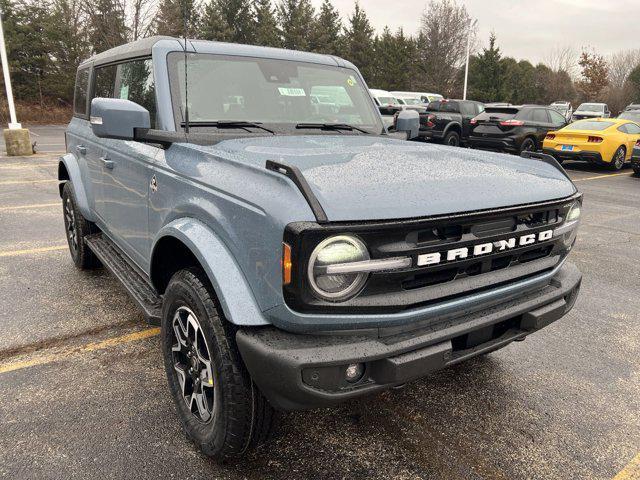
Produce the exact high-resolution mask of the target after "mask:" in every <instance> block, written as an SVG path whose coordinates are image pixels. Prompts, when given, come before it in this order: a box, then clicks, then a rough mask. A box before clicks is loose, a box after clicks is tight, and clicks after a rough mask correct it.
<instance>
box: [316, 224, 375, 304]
mask: <svg viewBox="0 0 640 480" xmlns="http://www.w3.org/2000/svg"><path fill="white" fill-rule="evenodd" d="M366 260H369V252H368V251H367V247H365V245H364V243H362V242H361V241H360V240H359V239H358V238H356V237H352V236H351V235H337V236H335V237H329V238H327V239H325V240H323V241H322V242H320V243H319V244H318V246H317V247H316V248H315V249H314V250H313V252H312V253H311V257H310V258H309V269H308V274H309V283H310V285H311V289H312V290H313V293H314V294H315V295H316V296H317V297H318V298H321V299H323V300H329V301H332V302H341V301H344V300H347V299H348V298H350V297H352V296H354V295H356V294H357V293H358V292H359V291H360V289H361V288H362V287H363V286H364V284H365V282H366V281H367V276H368V274H367V273H345V274H329V272H328V271H327V267H329V266H330V265H336V264H342V263H351V262H362V261H366Z"/></svg>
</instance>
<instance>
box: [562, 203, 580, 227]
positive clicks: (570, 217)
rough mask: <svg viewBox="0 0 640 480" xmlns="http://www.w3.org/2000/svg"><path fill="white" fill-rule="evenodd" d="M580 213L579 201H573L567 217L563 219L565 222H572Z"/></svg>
mask: <svg viewBox="0 0 640 480" xmlns="http://www.w3.org/2000/svg"><path fill="white" fill-rule="evenodd" d="M581 213H582V212H581V210H580V202H576V203H574V204H573V205H571V208H570V209H569V211H568V212H567V219H566V220H565V222H573V221H575V220H578V219H579V218H580V214H581Z"/></svg>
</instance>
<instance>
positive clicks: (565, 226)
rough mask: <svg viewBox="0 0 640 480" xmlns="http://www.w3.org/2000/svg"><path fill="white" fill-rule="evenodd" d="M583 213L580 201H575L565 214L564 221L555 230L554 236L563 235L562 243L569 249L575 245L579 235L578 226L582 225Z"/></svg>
mask: <svg viewBox="0 0 640 480" xmlns="http://www.w3.org/2000/svg"><path fill="white" fill-rule="evenodd" d="M581 214H582V205H581V203H580V202H579V201H577V202H575V203H574V204H573V205H571V207H570V208H569V210H568V211H567V215H566V216H565V219H564V222H563V223H562V225H560V226H559V227H558V228H556V229H555V230H554V232H553V236H554V237H561V240H562V243H563V244H564V246H565V247H567V249H570V248H571V247H572V246H573V243H574V242H575V240H576V236H577V235H578V226H579V225H580V215H581Z"/></svg>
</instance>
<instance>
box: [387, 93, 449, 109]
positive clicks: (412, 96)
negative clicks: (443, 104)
mask: <svg viewBox="0 0 640 480" xmlns="http://www.w3.org/2000/svg"><path fill="white" fill-rule="evenodd" d="M391 95H393V96H394V97H396V98H397V99H398V100H401V101H407V100H408V102H407V104H409V103H411V104H414V105H415V102H416V101H419V104H420V105H425V106H426V105H428V104H429V103H431V102H435V101H437V100H442V99H443V98H444V97H443V96H442V95H440V94H439V93H427V92H398V91H393V92H391Z"/></svg>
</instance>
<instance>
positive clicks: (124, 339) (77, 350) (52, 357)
mask: <svg viewBox="0 0 640 480" xmlns="http://www.w3.org/2000/svg"><path fill="white" fill-rule="evenodd" d="M158 334H160V329H159V328H157V327H154V328H147V329H146V330H142V331H139V332H134V333H129V334H127V335H121V336H119V337H113V338H108V339H106V340H103V341H101V342H94V343H88V344H86V345H82V346H80V347H72V348H67V349H66V350H63V351H61V352H58V353H54V354H49V355H42V356H39V357H35V358H32V359H30V360H25V361H22V362H14V363H11V362H9V363H4V364H0V373H7V372H13V371H15V370H21V369H23V368H29V367H35V366H36V365H45V364H48V363H53V362H58V361H60V360H64V359H66V358H69V357H72V356H76V355H80V354H82V353H89V352H95V351H98V350H104V349H106V348H110V347H115V346H117V345H122V344H125V343H131V342H135V341H138V340H143V339H145V338H149V337H154V336H156V335H158Z"/></svg>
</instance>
